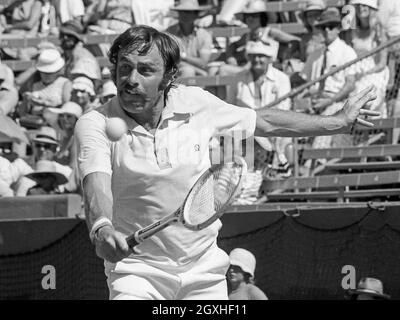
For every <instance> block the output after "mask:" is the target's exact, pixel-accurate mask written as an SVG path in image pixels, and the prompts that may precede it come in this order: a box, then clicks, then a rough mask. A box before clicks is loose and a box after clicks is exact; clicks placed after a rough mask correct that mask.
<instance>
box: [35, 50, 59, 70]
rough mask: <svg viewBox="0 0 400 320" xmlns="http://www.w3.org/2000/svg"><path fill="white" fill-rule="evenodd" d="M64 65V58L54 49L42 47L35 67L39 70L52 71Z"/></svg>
mask: <svg viewBox="0 0 400 320" xmlns="http://www.w3.org/2000/svg"><path fill="white" fill-rule="evenodd" d="M64 65H65V60H64V59H63V57H61V54H60V52H59V51H58V50H56V49H44V50H43V51H42V52H41V53H40V55H39V58H38V62H37V64H36V69H37V70H38V71H40V72H45V73H54V72H57V71H60V70H61V69H62V68H63V67H64Z"/></svg>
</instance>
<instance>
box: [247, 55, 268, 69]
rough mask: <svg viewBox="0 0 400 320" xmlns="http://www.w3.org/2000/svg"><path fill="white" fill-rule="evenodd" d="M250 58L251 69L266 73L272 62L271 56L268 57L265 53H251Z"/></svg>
mask: <svg viewBox="0 0 400 320" xmlns="http://www.w3.org/2000/svg"><path fill="white" fill-rule="evenodd" d="M249 60H250V63H251V69H252V70H253V71H254V72H257V73H259V74H261V73H266V72H267V71H268V68H269V65H270V64H271V62H272V58H271V57H267V56H266V55H263V54H249Z"/></svg>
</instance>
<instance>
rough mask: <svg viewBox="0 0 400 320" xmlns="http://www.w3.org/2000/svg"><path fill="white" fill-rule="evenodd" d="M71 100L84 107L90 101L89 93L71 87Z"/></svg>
mask: <svg viewBox="0 0 400 320" xmlns="http://www.w3.org/2000/svg"><path fill="white" fill-rule="evenodd" d="M71 101H73V102H76V103H77V104H79V105H80V106H81V107H84V106H86V105H87V104H88V103H89V102H90V94H89V93H88V92H86V91H85V90H78V89H73V90H72V92H71Z"/></svg>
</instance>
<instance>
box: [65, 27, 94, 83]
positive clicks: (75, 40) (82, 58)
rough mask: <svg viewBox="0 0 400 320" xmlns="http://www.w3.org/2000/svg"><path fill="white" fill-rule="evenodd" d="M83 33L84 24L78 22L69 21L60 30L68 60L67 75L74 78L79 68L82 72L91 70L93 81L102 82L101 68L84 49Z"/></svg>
mask: <svg viewBox="0 0 400 320" xmlns="http://www.w3.org/2000/svg"><path fill="white" fill-rule="evenodd" d="M83 32H84V28H83V26H82V24H81V23H80V22H78V21H76V20H70V21H67V22H65V23H63V24H62V26H61V28H60V38H61V47H62V48H63V50H64V55H65V59H66V67H65V74H66V76H67V77H68V78H72V77H73V72H72V70H73V69H74V68H78V67H79V69H80V70H82V69H87V68H90V70H88V72H91V77H92V79H93V80H101V72H100V66H99V64H98V62H97V60H96V58H95V57H94V56H93V54H92V53H91V52H90V51H89V50H87V49H86V48H84V47H83V42H84V40H83V37H82V36H83ZM88 66H90V67H88ZM76 73H78V72H76Z"/></svg>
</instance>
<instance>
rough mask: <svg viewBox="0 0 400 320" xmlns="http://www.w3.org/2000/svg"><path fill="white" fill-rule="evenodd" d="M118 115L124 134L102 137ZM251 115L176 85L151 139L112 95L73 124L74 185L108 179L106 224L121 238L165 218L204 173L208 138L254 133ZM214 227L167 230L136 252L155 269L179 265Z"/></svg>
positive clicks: (208, 240) (210, 239)
mask: <svg viewBox="0 0 400 320" xmlns="http://www.w3.org/2000/svg"><path fill="white" fill-rule="evenodd" d="M108 117H121V118H123V119H124V120H125V121H126V122H127V124H128V127H129V129H130V133H129V134H125V135H124V136H123V137H122V139H121V140H120V141H118V142H111V141H110V140H108V138H107V137H106V134H105V124H106V118H108ZM255 123H256V113H255V111H254V110H251V109H247V108H240V107H236V106H233V105H230V104H228V103H225V102H224V101H222V100H220V99H219V98H217V97H215V96H214V95H212V94H210V93H208V92H207V91H205V90H203V89H200V88H197V87H186V86H183V85H178V86H177V87H176V88H172V89H171V90H170V92H169V94H168V99H167V103H166V106H165V108H164V110H163V112H162V116H161V121H160V124H159V126H158V128H157V130H156V131H155V134H154V135H153V134H151V133H149V132H148V131H146V130H145V129H144V128H143V127H142V126H140V125H138V124H137V123H136V122H135V121H134V120H133V119H131V118H129V117H128V116H127V115H126V114H125V113H124V112H123V110H122V109H121V107H120V106H119V103H118V99H117V98H116V97H115V98H114V99H112V100H111V101H110V102H108V103H107V104H105V105H104V106H102V107H100V108H98V109H96V110H93V111H90V112H89V113H87V114H84V115H83V116H82V117H81V118H80V119H79V120H78V122H77V125H76V129H75V135H76V137H77V142H78V150H79V151H78V162H79V169H80V174H81V179H83V178H84V177H85V176H87V175H88V174H90V173H93V172H105V173H108V174H110V175H112V193H113V194H112V195H113V201H114V202H113V224H114V226H115V228H116V229H117V230H118V231H121V232H123V233H125V234H127V235H129V234H132V233H133V232H135V231H136V230H138V229H139V228H142V227H145V226H147V225H149V224H150V223H153V222H155V221H157V220H159V219H161V218H163V217H165V216H166V215H169V214H171V213H173V212H174V211H175V210H176V209H178V207H180V205H181V204H182V202H183V200H184V199H185V197H186V195H187V193H188V192H189V190H190V188H191V187H192V185H193V183H194V182H195V181H196V180H197V178H198V177H199V176H200V175H201V174H202V173H203V172H204V171H205V170H206V169H207V168H209V167H210V159H209V143H210V140H211V138H212V137H214V136H218V135H226V134H230V133H233V132H234V131H242V134H243V132H244V134H243V138H248V137H250V136H252V135H253V134H254V130H255ZM220 227H221V222H220V221H219V220H218V221H216V222H215V223H213V224H212V225H211V226H209V227H208V228H205V229H204V230H201V231H190V230H188V229H186V228H185V227H183V226H181V225H174V226H170V227H168V228H166V229H164V230H163V231H161V232H159V233H157V234H156V235H155V236H153V237H151V238H149V239H147V240H146V241H144V242H143V243H142V244H140V245H138V246H137V247H136V249H137V251H138V255H134V256H132V257H135V258H139V259H144V260H146V261H147V262H148V263H151V264H153V265H156V266H160V267H165V266H172V267H174V266H181V265H185V264H187V263H188V262H189V261H190V260H191V259H192V258H194V257H196V256H199V255H201V254H203V253H204V252H205V251H206V250H207V248H209V247H210V246H211V245H213V244H214V243H215V240H216V237H217V234H218V231H219V229H220Z"/></svg>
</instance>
